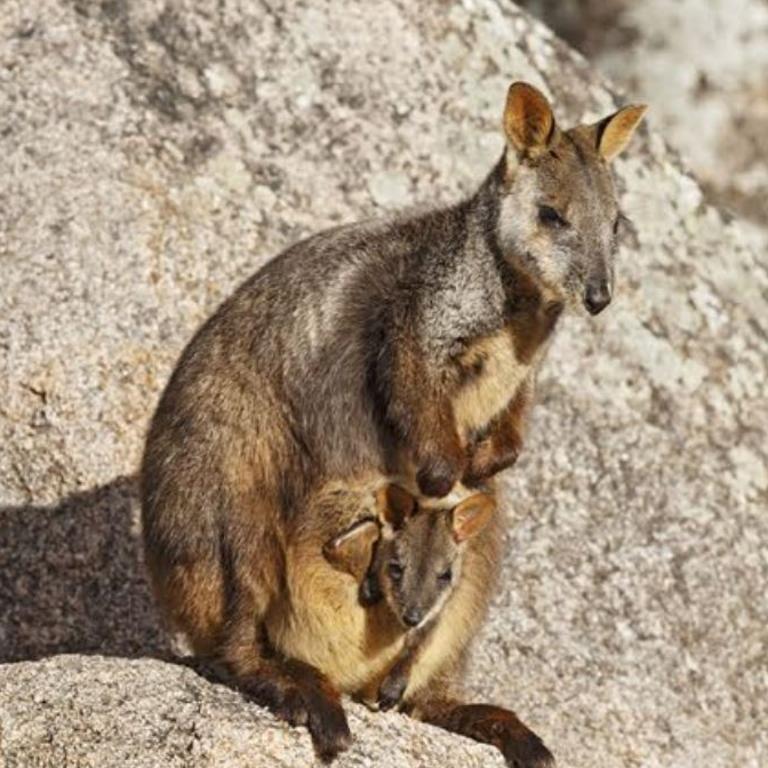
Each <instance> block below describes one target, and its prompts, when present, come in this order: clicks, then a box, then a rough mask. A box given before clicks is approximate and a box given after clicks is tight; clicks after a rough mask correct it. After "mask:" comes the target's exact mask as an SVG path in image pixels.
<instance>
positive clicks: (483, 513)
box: [452, 493, 496, 543]
mask: <svg viewBox="0 0 768 768" xmlns="http://www.w3.org/2000/svg"><path fill="white" fill-rule="evenodd" d="M495 509H496V502H495V501H494V498H493V496H489V495H488V494H487V493H476V494H474V496H470V497H469V498H468V499H464V501H462V502H461V504H458V505H457V506H455V507H454V508H453V513H452V518H453V520H452V523H453V538H454V540H455V541H456V542H458V543H461V542H462V541H466V540H467V539H471V538H472V537H473V536H476V535H477V534H478V533H480V531H482V530H483V528H485V526H486V524H487V523H488V521H489V520H490V519H491V517H492V515H493V513H494V510H495Z"/></svg>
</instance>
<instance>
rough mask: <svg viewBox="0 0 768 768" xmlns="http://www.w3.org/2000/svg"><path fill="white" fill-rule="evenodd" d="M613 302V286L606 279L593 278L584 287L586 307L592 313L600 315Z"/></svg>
mask: <svg viewBox="0 0 768 768" xmlns="http://www.w3.org/2000/svg"><path fill="white" fill-rule="evenodd" d="M610 303H611V287H610V285H608V281H607V280H605V279H600V280H592V281H590V282H589V283H587V286H586V288H585V289H584V307H585V308H586V310H587V312H589V314H590V315H598V314H600V312H602V311H603V310H604V309H605V308H606V307H607V306H608V305H609V304H610Z"/></svg>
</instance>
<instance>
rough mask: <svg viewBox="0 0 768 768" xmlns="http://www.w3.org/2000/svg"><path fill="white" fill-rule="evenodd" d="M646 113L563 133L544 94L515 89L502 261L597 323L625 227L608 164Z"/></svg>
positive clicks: (618, 115)
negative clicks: (618, 238)
mask: <svg viewBox="0 0 768 768" xmlns="http://www.w3.org/2000/svg"><path fill="white" fill-rule="evenodd" d="M645 110H646V107H645V106H628V107H624V108H622V109H620V110H619V111H618V112H615V113H614V114H612V115H609V116H608V117H605V118H603V119H602V120H600V121H599V122H597V123H594V124H591V125H578V126H576V127H575V128H571V129H569V130H560V129H559V128H558V126H557V124H556V123H555V118H554V115H553V114H552V108H551V107H550V105H549V102H548V101H547V99H546V97H545V96H544V94H543V93H541V92H540V91H539V90H537V89H536V88H534V87H533V86H532V85H528V84H527V83H521V82H517V83H513V84H512V85H511V86H510V88H509V92H508V94H507V103H506V108H505V110H504V134H505V138H506V144H507V146H506V150H505V162H504V164H503V168H504V174H503V179H502V180H501V200H500V204H499V224H498V237H499V242H500V244H501V250H502V252H503V253H504V256H505V258H508V259H510V260H511V261H513V263H515V264H516V265H517V266H518V267H520V268H521V269H523V270H524V271H525V272H526V273H528V274H529V275H530V276H531V277H532V278H533V279H534V280H535V281H536V282H537V283H540V284H542V285H543V286H544V287H545V288H546V289H547V292H548V293H550V294H551V295H552V296H553V298H555V299H556V300H558V301H562V302H565V303H567V304H570V305H583V306H584V307H585V308H586V310H587V311H588V312H589V313H590V314H593V315H596V314H597V313H598V312H600V311H602V310H603V309H604V308H605V307H606V306H607V305H608V303H609V302H610V300H611V296H612V293H613V283H614V252H615V250H616V240H617V235H618V233H619V228H620V225H621V222H622V215H621V212H620V211H619V206H618V202H617V200H616V193H615V190H614V186H613V180H612V178H611V171H610V163H611V161H612V160H613V159H614V158H615V157H616V156H617V155H618V154H619V153H620V152H621V151H622V150H623V149H624V148H625V147H626V145H627V144H628V143H629V140H630V138H631V137H632V133H633V132H634V130H635V128H636V126H637V124H638V123H639V122H640V120H641V118H642V116H643V114H644V113H645Z"/></svg>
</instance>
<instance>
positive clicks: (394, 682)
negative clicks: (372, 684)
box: [378, 675, 408, 712]
mask: <svg viewBox="0 0 768 768" xmlns="http://www.w3.org/2000/svg"><path fill="white" fill-rule="evenodd" d="M407 687H408V680H406V679H404V678H402V677H399V676H395V675H388V676H387V677H386V678H384V682H383V683H382V684H381V687H380V688H379V696H378V703H379V709H380V710H382V711H383V712H386V711H387V710H389V709H394V708H395V707H396V706H397V705H398V704H399V703H400V702H401V700H402V698H403V694H404V693H405V689H406V688H407Z"/></svg>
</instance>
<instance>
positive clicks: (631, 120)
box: [594, 104, 648, 162]
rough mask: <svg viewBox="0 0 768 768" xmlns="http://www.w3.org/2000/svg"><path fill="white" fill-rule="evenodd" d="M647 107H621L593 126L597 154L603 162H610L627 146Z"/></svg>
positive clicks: (638, 105)
mask: <svg viewBox="0 0 768 768" xmlns="http://www.w3.org/2000/svg"><path fill="white" fill-rule="evenodd" d="M646 109H648V107H647V106H646V105H645V104H632V105H630V106H628V107H622V108H621V109H620V110H619V111H618V112H614V113H613V114H612V115H608V117H605V118H603V119H602V120H601V121H600V122H599V123H597V124H596V125H595V126H594V129H595V134H596V141H597V152H598V154H599V155H600V157H602V158H603V160H606V161H607V162H610V161H611V160H613V158H614V157H616V156H617V155H618V154H619V153H621V152H623V151H624V148H625V147H626V146H627V144H629V140H630V139H631V138H632V134H633V133H634V132H635V128H637V126H638V124H639V123H640V121H641V120H642V119H643V115H644V114H645V111H646Z"/></svg>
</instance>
